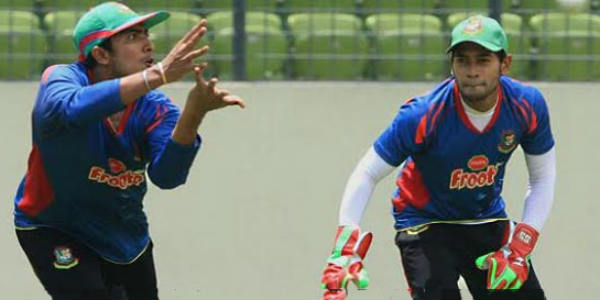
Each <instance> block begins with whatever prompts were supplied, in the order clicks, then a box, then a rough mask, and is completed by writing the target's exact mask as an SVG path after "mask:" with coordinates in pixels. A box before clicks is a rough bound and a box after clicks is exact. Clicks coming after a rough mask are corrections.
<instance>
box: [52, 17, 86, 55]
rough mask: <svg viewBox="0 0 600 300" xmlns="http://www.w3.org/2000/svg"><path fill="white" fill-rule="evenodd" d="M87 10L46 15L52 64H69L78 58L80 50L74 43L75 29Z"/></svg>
mask: <svg viewBox="0 0 600 300" xmlns="http://www.w3.org/2000/svg"><path fill="white" fill-rule="evenodd" d="M84 13H85V11H57V12H52V13H48V14H47V15H46V16H45V17H44V27H45V28H46V32H47V33H48V41H49V48H50V50H51V51H50V53H49V54H48V59H49V63H50V64H59V63H60V64H67V63H72V62H74V61H76V60H77V57H78V55H79V51H78V50H77V48H76V47H75V44H74V43H73V29H74V28H75V24H77V21H78V20H79V18H80V17H81V16H82V15H83V14H84Z"/></svg>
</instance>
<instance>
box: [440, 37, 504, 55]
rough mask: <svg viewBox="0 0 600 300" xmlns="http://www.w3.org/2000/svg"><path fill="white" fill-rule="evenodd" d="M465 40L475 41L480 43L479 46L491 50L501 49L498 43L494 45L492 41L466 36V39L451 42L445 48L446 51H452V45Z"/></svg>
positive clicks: (454, 45)
mask: <svg viewBox="0 0 600 300" xmlns="http://www.w3.org/2000/svg"><path fill="white" fill-rule="evenodd" d="M466 42H471V43H475V44H477V45H480V46H481V47H483V48H486V49H488V50H490V51H492V52H498V51H500V50H502V47H500V46H498V45H494V44H492V43H488V42H485V41H480V40H477V39H472V38H466V39H461V40H458V41H455V42H454V43H452V45H450V47H448V49H446V53H448V52H450V51H452V49H454V47H456V46H458V45H459V44H462V43H466Z"/></svg>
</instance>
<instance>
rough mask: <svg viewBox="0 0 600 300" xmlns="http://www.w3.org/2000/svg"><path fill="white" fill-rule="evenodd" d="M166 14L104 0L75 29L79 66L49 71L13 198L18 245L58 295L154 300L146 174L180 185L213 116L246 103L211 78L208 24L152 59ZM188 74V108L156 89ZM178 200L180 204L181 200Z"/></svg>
mask: <svg viewBox="0 0 600 300" xmlns="http://www.w3.org/2000/svg"><path fill="white" fill-rule="evenodd" d="M168 16H169V14H168V13H166V12H154V13H150V14H147V15H143V16H141V15H138V14H136V13H135V12H134V11H132V10H131V9H130V8H128V7H127V6H125V5H123V4H120V3H116V2H107V3H103V4H100V5H98V6H95V7H93V8H92V9H90V10H89V11H88V12H87V13H86V14H85V15H83V16H82V17H81V19H80V20H79V22H78V23H77V25H76V27H75V29H74V33H73V35H74V43H75V46H76V47H77V49H79V52H80V56H79V61H78V62H76V63H73V64H70V65H55V66H51V67H49V68H48V69H46V70H45V71H44V73H43V75H42V80H41V84H40V89H39V93H38V97H37V100H36V103H35V106H34V108H33V113H32V141H33V148H32V150H31V153H30V156H29V162H28V168H27V173H26V175H25V177H24V178H23V180H22V181H21V184H20V185H19V188H18V190H17V194H16V196H15V199H14V203H15V209H14V217H15V226H16V229H17V230H16V233H17V237H18V239H19V243H20V245H21V247H22V248H23V250H24V252H25V254H26V255H27V258H28V259H29V261H30V263H31V265H32V267H33V269H34V272H35V274H36V276H37V277H38V278H39V279H40V281H41V282H42V284H43V285H44V288H45V289H46V291H47V292H48V293H49V294H50V295H51V296H52V298H53V299H112V298H128V299H157V298H158V290H157V282H156V275H155V269H154V259H153V256H152V241H151V239H150V236H149V232H148V223H147V218H146V215H145V213H144V211H143V202H142V200H143V198H144V195H145V193H146V189H147V187H146V181H147V179H146V174H148V177H149V178H150V179H151V180H152V182H153V183H154V184H155V185H157V186H158V187H160V188H163V189H171V188H175V187H177V186H179V185H182V184H184V183H185V181H186V178H187V175H188V172H189V169H190V167H191V165H192V163H193V160H194V158H195V156H196V153H197V151H198V149H199V148H200V144H201V139H200V136H199V135H198V134H197V131H198V127H199V125H200V123H201V122H202V120H203V118H204V116H205V115H206V113H207V112H209V111H211V110H215V109H220V108H223V107H225V106H230V105H238V106H241V107H243V106H244V102H243V100H242V99H240V98H239V97H236V96H233V95H230V94H229V92H227V91H225V90H219V89H217V88H216V87H215V85H216V83H217V80H216V79H215V78H213V79H211V80H210V81H208V82H207V81H205V80H204V78H203V77H202V71H203V70H204V68H205V67H206V64H205V63H203V64H197V63H195V61H194V60H195V59H196V58H199V57H201V56H202V55H203V54H205V53H206V51H207V50H208V48H207V47H202V48H200V49H195V48H194V47H195V45H196V44H197V42H198V41H199V40H200V39H201V38H202V36H203V35H204V34H205V33H206V21H204V20H203V21H201V22H200V23H199V24H197V25H196V26H195V27H194V28H192V29H191V30H190V31H189V32H188V33H187V34H185V35H184V36H183V37H182V38H181V40H179V41H178V42H177V43H176V44H175V46H174V47H173V49H172V50H171V51H170V53H169V54H168V55H167V56H166V57H165V58H164V59H163V60H162V61H160V62H157V63H155V61H154V58H153V56H152V55H153V45H152V43H151V42H150V40H149V39H148V29H149V28H150V27H152V26H154V25H156V24H158V23H160V22H162V21H164V20H165V19H167V18H168ZM190 72H193V73H194V74H195V78H196V84H195V86H194V87H193V88H192V89H191V90H190V91H189V93H188V96H187V100H186V102H185V106H184V108H183V110H180V109H179V108H178V107H177V106H176V105H174V104H173V103H172V102H171V101H170V100H169V98H168V97H167V96H166V95H165V94H163V93H162V92H160V91H158V90H156V89H157V88H158V87H160V86H162V85H165V84H167V83H170V82H175V81H178V80H180V79H181V78H182V77H183V76H184V75H186V74H188V73H190ZM177 203H178V204H174V205H182V206H183V205H185V203H184V202H183V201H182V200H181V199H178V200H177Z"/></svg>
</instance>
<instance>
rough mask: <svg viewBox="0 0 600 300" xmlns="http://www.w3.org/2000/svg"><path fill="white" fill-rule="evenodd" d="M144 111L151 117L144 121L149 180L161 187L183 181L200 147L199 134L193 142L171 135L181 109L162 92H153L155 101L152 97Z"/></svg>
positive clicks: (173, 186) (170, 186)
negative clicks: (185, 143)
mask: <svg viewBox="0 0 600 300" xmlns="http://www.w3.org/2000/svg"><path fill="white" fill-rule="evenodd" d="M145 114H146V115H147V116H149V117H148V118H147V119H146V122H145V124H144V125H145V126H144V127H145V128H144V131H145V132H144V136H145V137H144V149H145V151H144V152H145V153H144V156H145V157H147V158H148V161H149V163H150V164H149V166H148V176H149V177H150V180H152V182H153V183H154V184H155V185H157V186H158V187H160V188H162V189H171V188H175V187H177V186H179V185H181V184H184V183H185V181H186V179H187V176H188V173H189V170H190V167H191V166H192V163H193V162H194V158H195V157H196V154H197V153H198V150H199V149H200V144H201V139H200V136H199V135H197V136H196V140H195V141H194V143H193V144H192V145H181V144H178V143H177V142H175V141H173V139H172V138H171V135H172V133H173V129H174V128H175V124H176V123H177V120H178V119H179V115H180V110H179V107H178V106H177V105H175V104H173V103H172V102H171V101H170V100H169V99H168V98H167V97H166V96H165V95H164V94H162V93H159V92H155V93H154V101H151V103H150V105H149V109H147V110H146V111H145Z"/></svg>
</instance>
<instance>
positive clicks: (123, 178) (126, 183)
mask: <svg viewBox="0 0 600 300" xmlns="http://www.w3.org/2000/svg"><path fill="white" fill-rule="evenodd" d="M108 168H109V172H107V170H106V169H104V168H102V167H98V166H92V167H91V168H90V173H89V174H88V179H89V180H92V181H95V182H98V183H104V184H106V185H108V186H111V187H114V188H119V189H122V190H124V189H127V188H129V187H131V186H139V185H140V184H142V182H144V181H145V180H146V176H145V174H144V170H127V166H126V165H125V164H124V163H123V162H122V161H120V160H117V159H114V158H109V159H108Z"/></svg>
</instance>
